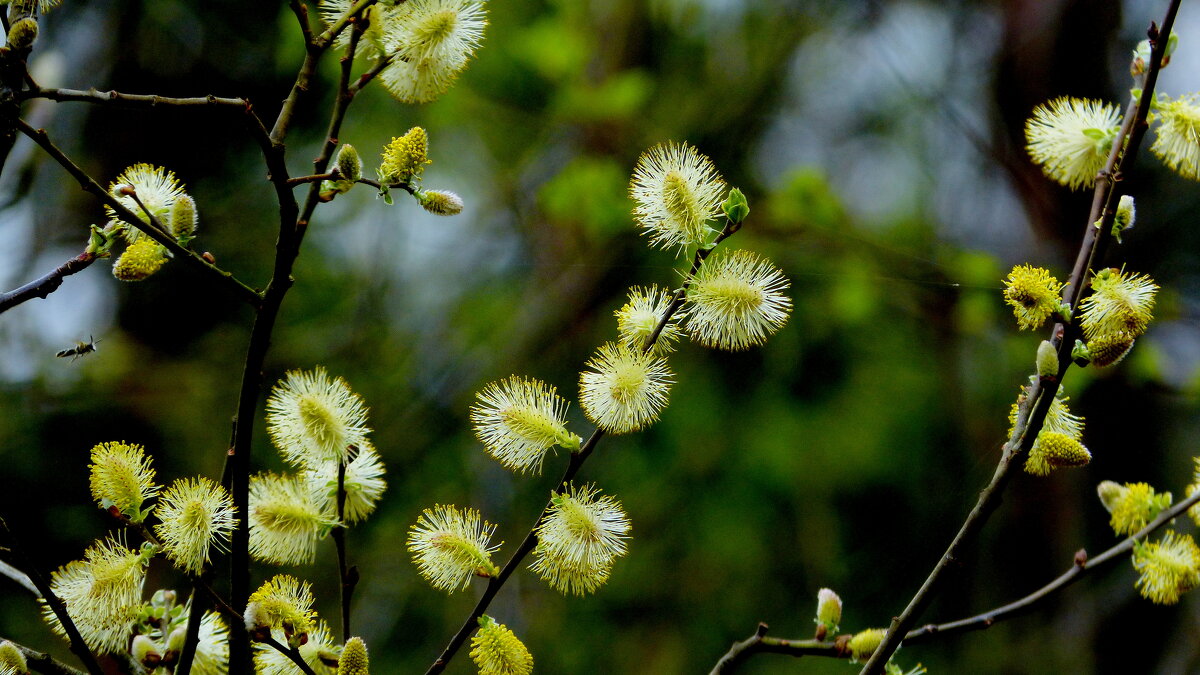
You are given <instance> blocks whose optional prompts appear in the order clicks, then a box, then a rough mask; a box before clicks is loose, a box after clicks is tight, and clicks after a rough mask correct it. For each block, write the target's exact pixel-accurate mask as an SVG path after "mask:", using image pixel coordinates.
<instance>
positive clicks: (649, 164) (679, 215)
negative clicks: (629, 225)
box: [629, 142, 725, 250]
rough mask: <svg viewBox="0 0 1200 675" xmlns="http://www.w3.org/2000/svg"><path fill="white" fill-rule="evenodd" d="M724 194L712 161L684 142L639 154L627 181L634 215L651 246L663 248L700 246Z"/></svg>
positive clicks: (668, 143) (661, 145)
mask: <svg viewBox="0 0 1200 675" xmlns="http://www.w3.org/2000/svg"><path fill="white" fill-rule="evenodd" d="M724 192H725V181H724V180H722V179H721V175H720V174H719V173H717V169H716V167H715V166H713V163H712V160H710V159H709V158H708V157H706V156H704V155H702V154H700V152H699V151H698V150H696V148H694V147H692V146H690V145H688V144H687V143H675V142H667V143H660V144H659V145H656V146H654V147H653V148H650V149H649V150H647V151H646V152H644V153H642V156H641V157H640V158H638V162H637V166H636V167H634V170H633V179H632V181H631V182H630V183H629V196H630V197H632V198H633V201H634V203H635V206H634V208H633V217H634V219H635V220H637V222H638V225H641V226H642V229H644V230H645V232H646V234H648V235H649V236H650V244H651V245H653V246H659V247H661V248H664V249H671V248H678V249H680V250H682V249H684V248H687V247H688V246H699V245H701V244H704V243H705V242H706V241H707V240H708V235H709V233H710V232H711V231H712V228H710V227H709V226H708V221H709V220H711V219H713V218H716V217H717V216H718V215H720V213H721V196H722V195H723V194H724Z"/></svg>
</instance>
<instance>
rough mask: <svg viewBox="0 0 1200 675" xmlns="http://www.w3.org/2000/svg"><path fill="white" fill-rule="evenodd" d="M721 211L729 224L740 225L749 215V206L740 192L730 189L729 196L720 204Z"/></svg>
mask: <svg viewBox="0 0 1200 675" xmlns="http://www.w3.org/2000/svg"><path fill="white" fill-rule="evenodd" d="M721 210H722V211H724V212H725V217H726V218H728V219H729V222H731V223H733V224H734V225H740V224H741V223H742V221H743V220H745V219H746V216H748V215H750V204H749V202H747V201H746V195H744V194H742V191H741V190H739V189H737V188H730V189H729V196H728V197H726V198H725V201H723V202H721Z"/></svg>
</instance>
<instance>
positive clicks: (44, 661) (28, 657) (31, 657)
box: [0, 638, 83, 675]
mask: <svg viewBox="0 0 1200 675" xmlns="http://www.w3.org/2000/svg"><path fill="white" fill-rule="evenodd" d="M0 642H9V643H12V645H13V646H15V647H16V648H17V649H19V650H21V654H23V655H24V656H25V663H26V664H27V665H28V666H29V667H30V668H31V669H33V670H36V671H37V672H39V673H44V674H45V675H83V671H82V670H76V669H74V668H72V667H71V666H68V665H67V664H65V663H63V662H61V661H57V660H55V658H54V657H53V656H50V655H49V654H47V653H46V652H38V651H34V650H32V649H30V648H29V647H26V646H25V645H22V644H19V643H17V642H13V641H12V640H9V639H8V638H0Z"/></svg>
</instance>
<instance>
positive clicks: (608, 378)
mask: <svg viewBox="0 0 1200 675" xmlns="http://www.w3.org/2000/svg"><path fill="white" fill-rule="evenodd" d="M587 368H588V370H585V371H584V372H583V373H581V374H580V376H579V391H580V394H579V405H580V406H581V407H582V408H583V412H584V414H586V415H587V417H588V419H590V420H592V421H593V422H595V423H596V425H597V426H599V427H600V428H601V429H604V430H605V431H608V432H610V433H614V434H624V433H629V432H631V431H637V430H638V429H642V428H645V427H647V426H649V425H650V424H652V423H653V422H655V421H656V420H658V416H659V414H660V413H661V412H662V410H663V408H665V407H666V405H667V398H668V395H669V393H670V390H671V384H672V383H673V377H672V375H671V371H670V369H669V368H668V367H667V362H666V361H665V360H664V359H661V358H658V357H655V356H653V355H651V354H647V353H643V352H642V351H641V350H633V349H629V348H628V347H623V346H621V345H619V344H617V343H615V342H608V343H605V344H603V345H601V346H600V348H599V349H597V350H596V354H595V355H594V356H592V358H591V360H589V361H588V362H587Z"/></svg>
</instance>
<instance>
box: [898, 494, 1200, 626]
mask: <svg viewBox="0 0 1200 675" xmlns="http://www.w3.org/2000/svg"><path fill="white" fill-rule="evenodd" d="M1197 502H1200V492H1196V493H1195V494H1193V495H1192V496H1190V497H1188V498H1187V499H1185V500H1183V501H1181V502H1179V503H1178V504H1176V505H1174V506H1172V507H1171V508H1169V509H1166V510H1164V511H1163V512H1162V513H1160V514H1159V515H1158V517H1157V518H1155V519H1154V520H1153V521H1151V522H1150V523H1149V524H1148V525H1146V526H1145V527H1143V528H1142V529H1140V530H1138V531H1137V532H1136V533H1134V534H1133V535H1131V536H1129V537H1128V538H1126V539H1124V540H1123V541H1121V542H1120V543H1119V544H1117V545H1115V546H1112V547H1110V548H1108V549H1107V550H1105V551H1104V552H1103V553H1101V554H1100V555H1098V556H1096V557H1094V558H1088V557H1087V554H1086V553H1083V555H1079V554H1076V562H1075V564H1073V565H1072V566H1071V569H1069V570H1067V571H1066V572H1063V573H1062V574H1061V575H1059V576H1058V578H1056V579H1055V580H1054V581H1051V582H1050V583H1048V584H1046V585H1045V586H1043V587H1041V588H1039V589H1038V590H1036V591H1034V592H1033V593H1030V594H1029V595H1027V596H1025V597H1023V598H1021V599H1019V600H1015V601H1013V602H1010V603H1008V604H1007V605H1004V606H1002V607H997V608H995V609H991V610H988V611H986V612H983V613H982V614H977V615H975V616H972V617H969V618H966V619H959V620H958V621H949V622H947V623H942V624H929V625H926V626H922V627H921V628H918V629H916V630H913V631H909V633H908V635H906V636H905V638H904V639H905V641H906V642H911V641H915V640H924V639H928V638H930V637H933V636H935V635H946V634H950V633H962V632H966V631H971V630H982V629H984V628H990V627H992V626H993V625H994V624H995V623H996V622H998V621H1003V620H1005V619H1009V618H1012V617H1014V616H1016V615H1018V614H1022V613H1024V612H1026V611H1028V610H1030V609H1032V608H1033V607H1035V606H1037V605H1038V604H1039V603H1041V602H1042V601H1044V600H1046V599H1047V598H1050V597H1053V596H1054V595H1055V594H1056V593H1058V592H1059V591H1061V590H1063V589H1064V588H1066V587H1067V586H1070V585H1071V584H1073V583H1075V582H1076V581H1079V580H1080V579H1082V578H1083V577H1085V576H1087V575H1088V573H1090V572H1093V571H1095V570H1097V569H1100V568H1102V567H1107V566H1109V565H1110V564H1112V563H1116V562H1119V561H1120V560H1122V557H1123V556H1125V555H1126V554H1128V553H1129V552H1130V551H1132V550H1133V545H1134V544H1135V543H1137V542H1139V541H1142V540H1143V539H1145V538H1146V537H1148V536H1150V535H1151V534H1152V533H1153V532H1154V531H1156V530H1158V529H1159V528H1161V527H1162V526H1164V525H1166V524H1167V523H1169V522H1171V521H1172V520H1174V519H1175V518H1176V517H1177V516H1180V515H1182V514H1184V513H1185V512H1186V511H1187V510H1188V509H1189V508H1191V507H1192V506H1193V505H1195V504H1196V503H1197Z"/></svg>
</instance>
